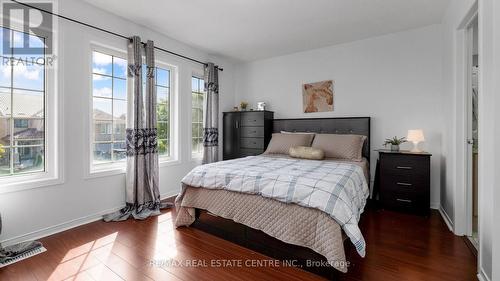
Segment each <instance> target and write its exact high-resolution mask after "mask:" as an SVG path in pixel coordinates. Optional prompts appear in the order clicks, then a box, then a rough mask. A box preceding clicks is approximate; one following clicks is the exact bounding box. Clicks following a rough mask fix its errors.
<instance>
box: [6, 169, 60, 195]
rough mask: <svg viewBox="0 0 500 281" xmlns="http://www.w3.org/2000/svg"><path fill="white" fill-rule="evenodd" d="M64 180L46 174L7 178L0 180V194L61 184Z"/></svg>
mask: <svg viewBox="0 0 500 281" xmlns="http://www.w3.org/2000/svg"><path fill="white" fill-rule="evenodd" d="M63 183H64V179H63V178H62V177H58V176H52V175H50V174H48V173H36V174H31V175H19V176H9V177H8V178H3V179H0V186H1V187H0V194H4V193H11V192H18V191H23V190H28V189H35V188H40V187H47V186H52V185H59V184H63Z"/></svg>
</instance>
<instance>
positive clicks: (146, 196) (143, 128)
mask: <svg viewBox="0 0 500 281" xmlns="http://www.w3.org/2000/svg"><path fill="white" fill-rule="evenodd" d="M142 50H143V47H142V43H141V39H140V38H139V37H138V36H134V37H132V38H131V40H130V42H129V44H128V75H127V76H128V77H127V92H128V94H127V98H128V110H127V177H126V195H127V197H126V206H125V208H123V209H121V210H120V211H118V212H116V213H113V214H109V215H106V216H104V220H105V221H122V220H126V219H128V218H129V217H130V216H132V217H133V218H135V219H141V220H142V219H146V218H148V217H149V216H152V215H159V214H160V209H161V208H164V207H167V204H162V203H161V202H160V190H159V186H158V178H159V175H158V173H159V170H158V144H157V128H156V87H155V60H154V44H153V41H148V42H147V43H146V50H145V51H146V66H147V71H146V92H145V93H144V94H143V84H142Z"/></svg>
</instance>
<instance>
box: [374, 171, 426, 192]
mask: <svg viewBox="0 0 500 281" xmlns="http://www.w3.org/2000/svg"><path fill="white" fill-rule="evenodd" d="M380 188H381V189H382V190H383V192H392V191H408V192H421V193H422V192H429V183H428V181H426V180H425V179H423V178H422V176H421V175H415V174H410V173H400V174H397V173H393V174H391V173H384V172H382V179H381V181H380Z"/></svg>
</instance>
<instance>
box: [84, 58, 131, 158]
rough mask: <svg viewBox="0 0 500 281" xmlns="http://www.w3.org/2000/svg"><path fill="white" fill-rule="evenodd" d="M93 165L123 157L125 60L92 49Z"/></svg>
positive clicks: (125, 92) (124, 148)
mask: <svg viewBox="0 0 500 281" xmlns="http://www.w3.org/2000/svg"><path fill="white" fill-rule="evenodd" d="M92 104H93V110H92V128H93V130H92V132H93V136H92V165H93V166H94V167H97V166H100V165H101V166H102V165H104V164H112V163H116V162H123V163H124V160H125V158H126V146H125V127H126V121H127V61H126V60H125V59H123V58H122V57H118V56H113V55H110V54H106V53H104V52H98V51H94V52H93V53H92Z"/></svg>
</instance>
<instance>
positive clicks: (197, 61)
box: [11, 0, 224, 71]
mask: <svg viewBox="0 0 500 281" xmlns="http://www.w3.org/2000/svg"><path fill="white" fill-rule="evenodd" d="M11 1H12V2H14V3H17V4H19V5H22V6H25V7H28V8H31V9H36V10H38V11H40V12H44V13H47V14H50V15H52V16H56V17H58V18H61V19H65V20H67V21H71V22H74V23H78V24H80V25H83V26H86V27H90V28H92V29H95V30H99V31H101V32H105V33H108V34H111V35H114V36H117V37H121V38H123V39H126V40H130V37H129V36H125V35H122V34H120V33H116V32H113V31H110V30H107V29H104V28H101V27H98V26H95V25H91V24H88V23H85V22H82V21H79V20H75V19H72V18H69V17H66V16H63V15H60V14H56V13H54V12H51V11H47V10H44V9H42V8H38V7H36V6H33V5H30V4H26V3H22V2H19V1H17V0H11ZM141 43H142V44H145V43H144V42H141ZM155 49H156V50H158V51H162V52H165V53H168V54H171V55H174V56H177V57H180V58H183V59H186V60H190V61H192V62H196V63H199V64H202V65H204V66H207V65H208V64H207V63H206V62H202V61H199V60H197V59H193V58H190V57H187V56H184V55H181V54H178V53H175V52H172V51H169V50H167V49H164V48H160V47H156V46H155ZM216 68H217V69H218V70H220V71H224V69H223V68H219V67H218V66H216Z"/></svg>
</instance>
